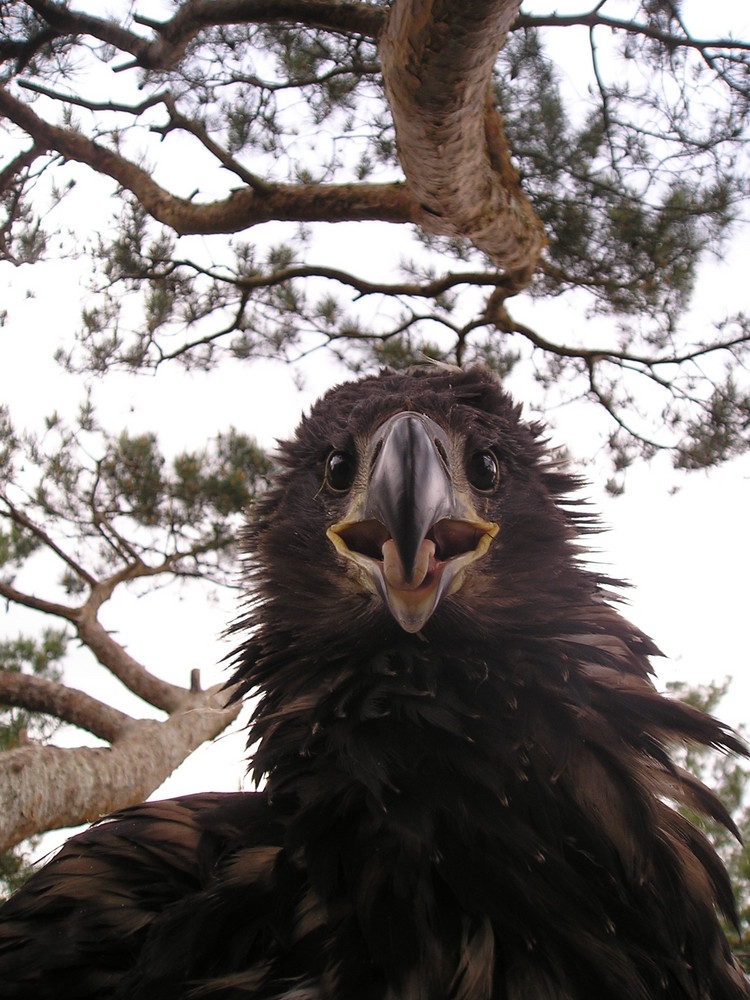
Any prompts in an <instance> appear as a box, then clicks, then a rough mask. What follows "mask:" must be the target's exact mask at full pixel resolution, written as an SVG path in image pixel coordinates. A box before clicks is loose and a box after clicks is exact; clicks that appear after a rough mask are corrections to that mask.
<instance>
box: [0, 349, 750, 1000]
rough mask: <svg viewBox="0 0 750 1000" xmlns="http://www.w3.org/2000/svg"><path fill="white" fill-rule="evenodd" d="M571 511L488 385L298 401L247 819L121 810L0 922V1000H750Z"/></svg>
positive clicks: (247, 627) (249, 617)
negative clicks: (300, 414) (261, 781)
mask: <svg viewBox="0 0 750 1000" xmlns="http://www.w3.org/2000/svg"><path fill="white" fill-rule="evenodd" d="M578 487H579V483H578V481H577V480H576V479H575V477H573V476H572V475H571V474H570V473H569V472H567V471H566V470H565V469H564V468H562V467H561V466H560V465H559V464H558V463H557V462H556V461H555V459H554V456H553V455H551V453H550V452H549V450H548V448H547V447H546V446H545V443H544V441H543V439H542V437H541V429H540V428H539V427H538V426H536V425H533V424H528V423H524V422H523V421H522V420H521V416H520V409H519V407H517V406H516V405H515V404H514V403H513V402H512V400H511V399H510V398H509V397H508V395H506V394H505V392H504V391H503V390H502V389H501V387H500V385H499V383H498V381H497V380H496V378H495V377H494V376H493V375H492V374H491V373H489V372H488V371H487V370H485V369H482V368H472V369H469V370H465V371H459V370H451V369H439V368H424V369H418V370H413V371H410V372H407V373H397V372H391V371H385V372H383V373H381V374H380V375H379V376H377V377H372V378H365V379H362V380H361V381H359V382H355V383H351V384H345V385H341V386H339V387H338V388H336V389H334V390H332V391H331V392H329V393H328V394H327V395H325V396H324V397H323V398H322V399H321V400H320V401H319V402H318V403H317V404H316V405H315V406H314V407H313V409H312V411H311V413H310V415H309V416H308V417H306V418H305V419H304V420H303V421H302V423H301V424H300V426H299V428H298V430H297V433H296V435H295V436H294V438H293V439H292V440H291V441H288V442H286V443H285V444H284V445H283V446H282V448H281V455H280V465H279V469H278V472H277V475H276V478H275V481H274V483H273V485H272V486H271V488H270V489H269V490H268V492H267V493H266V494H265V495H264V496H263V497H262V498H261V499H260V501H259V502H258V504H257V507H256V509H255V510H254V511H253V512H252V514H251V518H250V526H249V528H248V530H247V537H246V539H245V547H246V559H247V564H248V566H249V571H248V594H249V597H248V604H247V607H246V608H245V609H244V611H243V620H242V621H241V622H240V623H239V624H238V625H237V626H236V627H235V629H236V632H237V634H238V635H239V636H241V637H242V640H241V641H242V645H241V647H240V650H239V652H238V656H237V661H236V670H235V674H234V681H235V682H239V690H240V692H241V694H242V695H245V694H246V695H255V696H256V697H257V707H256V709H255V712H254V715H253V718H252V722H251V725H250V734H249V745H252V746H254V747H256V749H255V752H254V756H253V758H252V762H251V767H252V772H253V774H254V776H255V777H256V778H261V777H265V779H266V780H265V785H264V786H263V790H262V791H258V792H254V793H237V794H228V795H220V794H202V795H194V796H188V797H185V798H179V799H173V800H169V801H165V802H153V803H148V804H145V805H139V806H136V807H134V808H131V809H125V810H123V811H121V812H119V813H117V814H116V815H115V816H113V817H110V818H109V819H107V820H104V821H103V822H100V823H98V824H96V825H95V826H93V827H92V828H91V829H90V830H88V831H87V832H86V833H83V834H81V835H80V836H77V837H75V838H73V839H72V840H70V841H69V842H68V843H67V844H66V846H65V847H64V848H63V849H62V850H61V851H60V853H59V854H58V855H57V857H56V858H55V859H54V860H53V861H52V862H51V863H50V864H48V865H47V866H46V867H45V868H43V869H42V870H41V871H39V872H38V873H37V874H35V875H34V876H33V877H32V878H31V880H30V881H29V882H28V883H27V884H26V886H25V887H24V888H23V889H22V890H21V891H20V892H19V893H18V894H17V895H16V896H15V897H13V898H12V899H11V900H10V901H9V902H8V903H7V904H6V905H5V906H4V907H3V908H2V910H0V997H2V998H4V1000H9V998H19V997H23V998H29V1000H32V998H33V1000H43V998H56V1000H65V998H75V1000H86V998H113V1000H126V998H127V1000H157V998H158V1000H177V998H179V1000H185V998H195V1000H199V998H200V1000H205V998H222V1000H742V998H745V1000H747V998H748V997H750V990H749V989H748V986H747V983H746V981H745V979H744V977H743V975H742V973H741V971H740V969H739V968H738V966H737V965H736V963H735V961H734V960H733V957H732V954H731V952H730V949H729V947H728V945H727V942H726V939H725V936H724V933H723V931H722V927H721V923H720V919H719V915H718V914H721V913H723V914H724V915H725V916H726V917H728V918H729V919H730V920H731V919H732V918H733V915H734V904H733V899H732V891H731V888H730V885H729V881H728V878H727V875H726V873H725V871H724V868H723V866H722V864H721V862H720V861H719V859H718V858H717V856H716V854H715V853H714V851H713V849H712V847H711V846H710V845H709V843H708V841H707V840H706V839H705V837H704V835H703V834H702V833H700V832H699V831H698V830H697V829H696V828H695V827H694V826H693V825H692V824H691V823H690V822H689V821H688V820H687V819H685V818H684V817H683V815H682V814H681V813H680V812H679V811H678V809H677V807H678V806H683V805H684V806H687V807H689V809H690V810H691V811H693V812H695V811H698V812H703V813H706V814H708V815H710V816H711V817H713V818H715V819H718V820H720V821H721V822H723V823H724V824H725V825H726V826H728V827H729V828H730V829H733V825H732V821H731V819H730V818H729V816H728V815H727V813H726V812H725V810H724V809H723V807H722V805H721V804H720V803H719V801H718V800H717V799H716V798H715V797H714V795H713V794H712V793H711V792H710V791H708V790H707V789H706V788H705V787H704V786H703V785H702V784H701V783H700V782H699V781H698V780H697V779H696V778H694V777H693V776H692V775H690V774H688V773H687V772H686V771H685V770H683V769H682V768H680V767H679V766H677V764H675V763H674V762H673V760H672V757H671V756H670V752H671V750H672V748H673V747H674V746H675V745H676V744H682V743H688V744H697V745H699V746H701V745H703V746H705V745H708V746H713V747H718V748H720V749H722V750H725V751H734V752H742V749H743V748H742V746H741V744H740V743H739V742H738V740H737V739H736V738H735V737H734V736H733V735H732V733H731V732H730V731H729V730H728V729H727V728H726V727H724V726H723V725H721V724H720V723H719V722H717V721H715V720H714V719H712V718H710V717H708V716H706V715H704V714H702V713H700V712H698V711H696V710H694V709H692V708H690V707H688V706H686V705H684V704H680V703H678V702H676V701H674V700H670V699H669V698H666V697H664V696H663V695H661V694H658V693H657V691H656V689H655V688H654V686H653V684H652V681H651V672H650V666H649V660H648V657H649V655H650V654H655V653H656V652H657V649H656V647H655V646H654V644H653V643H652V642H651V640H650V639H649V638H647V637H646V636H645V635H644V634H643V633H642V632H640V631H639V630H638V629H637V628H635V627H634V626H633V625H631V624H629V623H628V622H627V621H626V620H625V619H624V618H622V617H621V616H620V614H619V613H618V612H617V611H616V610H615V609H614V607H613V606H612V604H611V603H610V598H611V597H612V596H613V594H614V589H613V584H612V583H611V582H610V581H608V580H607V579H606V578H605V577H604V576H603V575H601V574H600V573H598V572H595V571H594V570H593V568H592V567H591V566H590V565H587V563H586V561H585V549H584V547H583V545H582V541H581V539H582V536H584V535H585V533H586V532H587V531H589V530H592V528H593V527H594V525H593V523H592V519H591V516H590V515H589V513H588V511H587V509H586V507H585V506H583V505H582V504H581V503H580V502H579V501H577V500H576V499H575V497H574V496H571V495H572V494H575V492H576V490H577V489H578Z"/></svg>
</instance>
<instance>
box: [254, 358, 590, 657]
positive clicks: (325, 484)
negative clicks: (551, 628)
mask: <svg viewBox="0 0 750 1000" xmlns="http://www.w3.org/2000/svg"><path fill="white" fill-rule="evenodd" d="M280 458H281V463H280V470H279V474H278V477H277V479H276V482H275V485H274V486H273V487H272V488H271V490H270V491H269V493H268V494H267V495H266V497H264V499H263V500H262V502H261V503H260V505H259V509H258V512H257V517H256V518H255V527H254V529H253V536H252V538H253V540H252V541H251V546H250V548H251V554H252V555H253V557H256V556H259V558H258V559H257V560H256V561H257V562H258V563H259V564H260V566H261V567H262V569H261V572H260V576H261V580H260V590H262V593H263V599H264V601H265V602H266V603H265V605H264V613H265V615H266V617H267V616H268V615H269V614H271V615H272V614H273V607H272V605H273V604H274V601H276V602H277V603H279V604H280V607H281V608H282V609H283V611H284V613H285V621H287V622H288V619H289V615H288V613H287V612H288V608H289V607H290V606H292V607H294V608H295V611H296V613H297V617H298V620H299V622H300V625H301V627H302V626H303V625H304V628H305V633H306V636H307V638H308V639H309V638H310V637H311V636H315V635H316V634H318V633H321V632H323V631H325V632H326V634H328V635H331V634H335V633H336V632H337V631H344V630H346V632H347V633H348V637H349V639H351V635H352V632H353V631H356V632H357V634H358V635H360V636H363V635H365V634H367V628H366V627H365V626H366V625H367V623H369V624H370V625H372V627H373V629H375V630H376V631H377V634H378V635H380V634H382V630H383V628H384V627H385V626H387V623H388V622H390V624H391V625H395V626H396V627H397V628H396V634H398V632H399V631H400V633H401V635H403V634H404V633H421V634H426V633H425V629H426V628H428V629H431V630H432V631H433V633H434V636H435V637H436V636H437V635H438V633H439V632H440V631H441V629H442V630H443V631H450V629H451V627H452V626H453V625H455V623H456V616H459V617H461V618H462V620H464V621H465V620H467V619H468V620H470V621H471V622H473V624H474V626H476V628H477V629H478V631H479V632H481V631H482V627H483V626H482V623H483V622H484V623H485V625H486V626H487V627H489V623H490V622H491V623H492V624H493V626H494V625H496V624H497V622H498V621H499V620H502V619H503V617H504V616H505V617H506V618H507V620H508V621H509V622H512V624H513V627H514V628H517V627H518V623H519V615H518V608H519V607H521V605H522V604H524V602H525V607H526V612H527V613H529V614H531V615H532V617H533V616H536V617H537V618H538V617H539V616H540V615H542V616H544V613H545V609H546V611H547V612H549V611H550V610H551V608H552V604H553V603H554V602H555V601H557V602H558V603H559V599H560V593H561V588H560V587H559V581H560V575H561V571H562V568H563V567H567V568H568V569H569V570H570V568H571V567H572V566H573V564H574V562H575V557H574V554H573V552H572V550H571V545H570V543H571V541H572V540H574V539H575V537H576V536H577V534H578V527H577V525H575V524H574V522H575V520H576V517H577V516H578V517H580V515H576V514H575V513H571V510H570V509H566V508H565V506H564V504H562V503H561V502H560V498H561V496H562V495H563V494H565V493H567V492H569V491H570V490H571V489H574V488H575V487H576V486H577V483H576V481H575V480H574V478H573V477H571V476H569V475H567V474H565V473H562V472H561V471H560V469H559V468H558V467H557V465H556V464H555V462H554V460H552V459H551V457H550V454H549V451H548V449H547V448H545V446H544V442H543V441H541V440H540V428H539V427H538V426H536V425H534V424H529V423H526V422H524V421H523V420H522V419H521V414H520V407H518V406H517V405H516V404H515V403H514V402H513V401H512V399H511V398H510V397H509V396H508V395H507V394H506V393H505V392H504V391H503V390H502V388H501V386H500V383H499V381H498V379H497V378H496V376H495V375H494V374H492V373H491V372H489V371H488V370H487V369H484V368H480V367H476V368H472V369H468V370H459V369H447V368H439V367H431V366H425V367H422V368H415V369H411V370H410V371H408V372H391V371H385V372H381V373H380V374H379V375H377V376H373V377H370V378H365V379H362V380H360V381H359V382H355V383H346V384H343V385H340V386H338V387H336V388H335V389H332V390H331V391H330V392H328V393H327V394H326V395H325V396H323V397H322V399H321V400H319V401H318V403H316V404H315V406H314V407H313V409H312V410H311V412H310V414H309V416H307V417H306V418H305V419H303V421H302V423H301V424H300V426H299V428H298V429H297V433H296V435H295V437H294V438H293V439H292V440H291V441H288V442H285V443H283V445H282V447H281V455H280ZM571 572H573V571H572V570H571ZM573 575H575V573H574V572H573ZM553 579H554V580H555V581H556V583H557V584H558V585H557V586H555V587H552V586H551V583H550V581H552V580H553ZM548 584H550V588H549V589H550V595H551V596H550V600H549V601H547V602H545V601H544V592H545V588H546V587H547V585H548ZM589 589H591V584H590V582H589ZM488 595H490V596H491V600H485V598H486V597H487V596H488ZM269 602H270V605H271V607H269ZM355 623H356V624H357V626H358V627H357V628H353V627H352V626H354V625H355ZM441 623H442V624H441ZM436 630H437V631H436ZM485 630H486V629H485Z"/></svg>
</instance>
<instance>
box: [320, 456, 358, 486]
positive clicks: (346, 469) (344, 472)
mask: <svg viewBox="0 0 750 1000" xmlns="http://www.w3.org/2000/svg"><path fill="white" fill-rule="evenodd" d="M356 471H357V463H356V461H355V459H354V456H353V455H350V454H349V452H348V451H338V450H336V451H332V452H331V454H330V455H329V456H328V458H327V459H326V480H325V481H326V485H327V486H328V487H329V488H330V489H332V490H333V491H334V493H346V491H347V490H350V489H351V487H352V483H353V482H354V476H355V473H356Z"/></svg>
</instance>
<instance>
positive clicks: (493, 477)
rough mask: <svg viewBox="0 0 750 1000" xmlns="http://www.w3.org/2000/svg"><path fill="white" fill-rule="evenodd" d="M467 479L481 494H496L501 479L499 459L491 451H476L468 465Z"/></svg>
mask: <svg viewBox="0 0 750 1000" xmlns="http://www.w3.org/2000/svg"><path fill="white" fill-rule="evenodd" d="M466 478H467V479H468V480H469V483H470V485H471V486H473V487H474V489H475V490H477V491H478V492H479V493H494V492H495V490H496V489H497V484H498V480H499V479H500V469H499V467H498V464H497V459H496V458H495V456H494V455H493V454H492V452H491V451H475V452H474V454H473V455H472V456H471V457H470V458H469V461H468V462H467V463H466Z"/></svg>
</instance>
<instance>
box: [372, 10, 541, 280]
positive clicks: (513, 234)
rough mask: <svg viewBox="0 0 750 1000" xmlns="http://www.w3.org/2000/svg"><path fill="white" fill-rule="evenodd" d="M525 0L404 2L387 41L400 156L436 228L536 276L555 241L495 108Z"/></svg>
mask: <svg viewBox="0 0 750 1000" xmlns="http://www.w3.org/2000/svg"><path fill="white" fill-rule="evenodd" d="M519 6H520V0H494V2H492V3H488V2H487V0H467V2H464V3H461V4H456V3H454V2H453V0H427V2H421V3H417V2H416V0H395V2H394V3H393V5H392V6H391V8H390V16H389V19H388V25H387V27H386V30H385V32H384V33H383V36H382V38H381V41H380V46H379V48H380V61H381V67H382V71H383V83H384V85H385V89H386V93H387V94H388V100H389V104H390V108H391V112H392V114H393V120H394V124H395V127H396V138H397V142H398V149H399V160H400V162H401V166H402V167H403V170H404V173H405V175H406V179H407V185H408V187H409V189H410V190H411V191H412V192H413V194H414V197H415V199H416V200H417V202H418V203H419V205H420V206H421V208H422V211H423V216H422V218H421V219H420V223H421V225H423V226H424V228H426V229H427V230H428V231H429V232H433V233H437V234H444V235H458V236H462V237H466V238H468V239H469V240H471V242H472V243H473V244H474V245H475V246H476V247H478V248H479V249H480V250H482V251H483V252H484V253H486V254H487V255H488V256H489V257H490V258H491V259H492V261H493V263H495V264H497V265H498V266H499V267H502V268H504V269H505V270H507V271H510V272H512V273H514V274H515V275H517V282H516V283H517V287H518V288H519V289H520V288H522V287H524V286H525V285H526V284H527V283H528V281H529V280H530V277H531V274H532V273H533V271H534V269H535V267H536V263H537V261H538V259H539V254H540V253H541V250H542V247H543V246H544V244H545V238H544V234H543V230H542V225H541V223H540V221H539V219H538V218H537V217H536V215H535V213H534V210H533V208H532V207H531V203H530V202H529V201H528V199H527V198H526V196H525V195H524V193H523V191H522V190H521V186H520V183H519V179H518V174H517V173H516V170H515V168H514V167H513V166H512V164H511V161H510V151H509V149H508V143H507V139H506V137H505V131H504V127H503V123H502V120H501V118H500V115H499V114H498V112H497V111H496V109H495V108H494V107H493V105H492V101H491V98H490V94H491V90H490V83H491V77H492V70H493V67H494V65H495V61H496V59H497V53H498V50H499V49H500V48H501V47H502V45H503V44H504V41H505V37H506V35H507V32H508V30H509V28H510V27H511V25H512V23H513V21H514V20H515V18H516V15H517V13H518V8H519Z"/></svg>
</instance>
